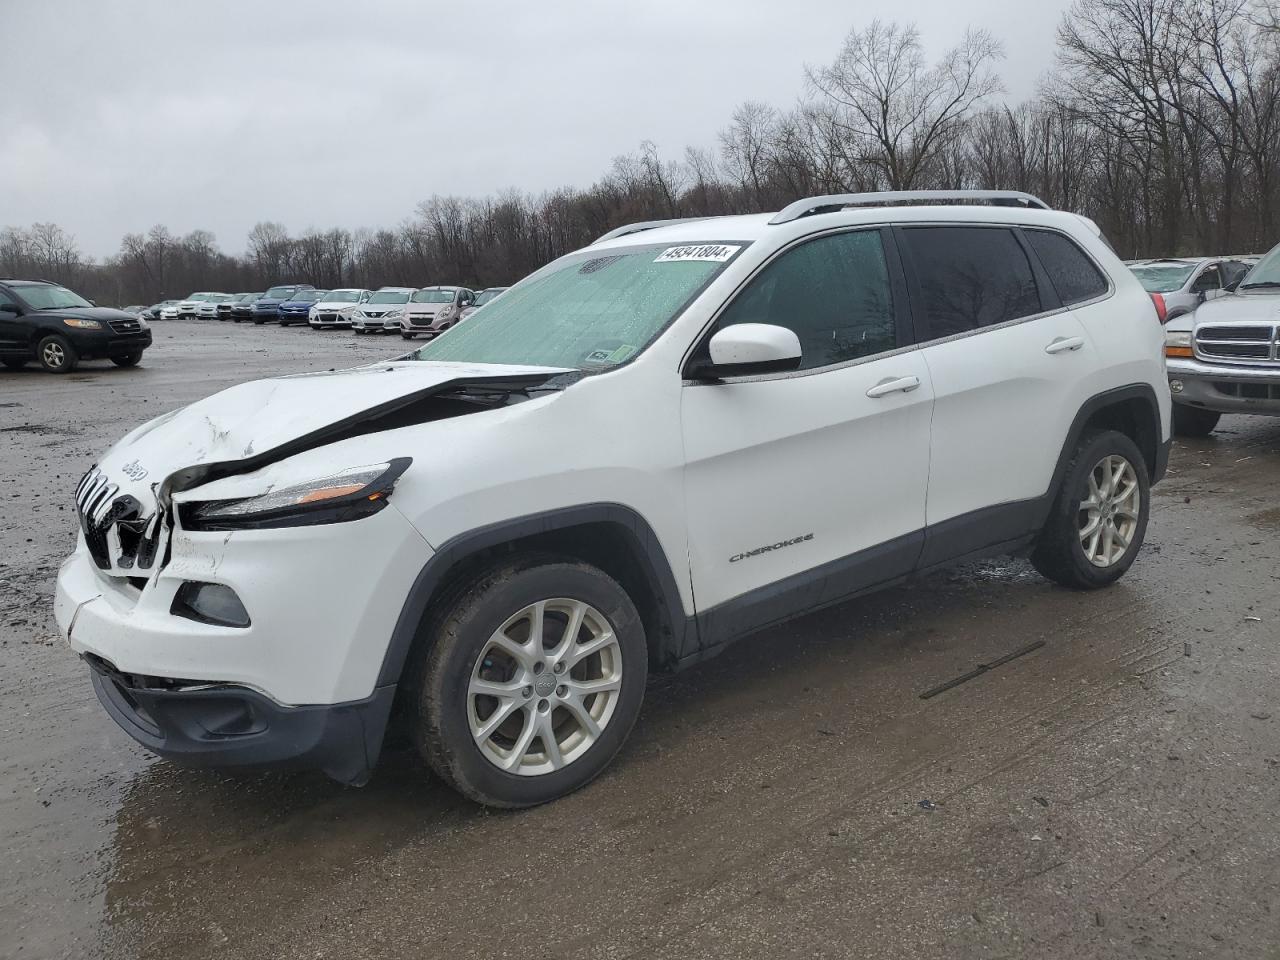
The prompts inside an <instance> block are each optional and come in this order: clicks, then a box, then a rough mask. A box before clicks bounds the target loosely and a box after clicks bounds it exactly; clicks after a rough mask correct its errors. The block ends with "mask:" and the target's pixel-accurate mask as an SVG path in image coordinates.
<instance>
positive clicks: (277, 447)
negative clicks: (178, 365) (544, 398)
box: [97, 360, 569, 514]
mask: <svg viewBox="0 0 1280 960" xmlns="http://www.w3.org/2000/svg"><path fill="white" fill-rule="evenodd" d="M567 372H569V371H566V370H563V369H559V368H550V367H518V366H504V365H492V364H466V363H437V362H422V361H413V360H407V361H398V362H397V361H392V362H386V363H378V364H375V365H372V366H368V367H357V368H355V369H351V370H340V371H330V372H326V373H310V374H301V375H297V376H289V377H275V378H272V379H268V380H256V381H251V382H249V383H242V384H239V385H237V386H234V387H230V388H228V389H226V390H223V391H222V392H221V393H215V394H214V395H213V396H211V397H207V398H205V399H204V400H199V401H197V402H196V403H193V404H191V405H190V406H187V407H183V408H181V409H179V410H174V411H172V412H171V413H167V414H164V415H163V416H161V417H158V418H156V419H155V420H152V421H150V422H149V423H145V424H143V425H142V426H140V427H138V428H137V429H136V430H134V431H133V432H132V433H129V434H127V435H126V436H125V437H123V438H122V439H121V440H120V441H119V442H118V443H116V445H115V446H113V447H112V448H111V449H110V450H108V451H107V453H106V454H105V455H104V456H103V457H102V458H101V459H100V460H99V462H98V464H97V467H98V469H99V470H100V471H101V473H102V475H103V476H104V477H105V478H106V479H107V480H108V481H109V482H110V483H112V484H115V485H117V486H118V488H119V494H121V495H123V494H128V495H131V496H133V497H135V498H136V499H137V500H138V501H139V502H140V503H141V504H142V507H143V513H144V514H150V513H151V512H152V511H153V510H154V508H155V505H156V503H157V501H160V502H167V500H168V496H169V494H170V493H171V492H173V491H174V490H181V489H185V488H186V487H189V486H193V485H195V484H197V483H201V482H205V480H208V479H212V478H214V477H217V476H226V475H229V474H231V473H239V472H244V471H248V470H254V469H258V468H259V467H261V466H264V465H265V464H267V463H271V462H273V461H275V460H280V459H284V458H285V457H288V456H291V455H293V454H294V453H298V452H301V451H302V450H305V449H309V448H311V447H315V446H319V445H323V444H324V443H328V442H332V441H333V440H335V439H338V438H339V437H341V436H344V435H349V434H350V433H351V432H359V430H360V427H361V423H362V421H368V420H372V419H374V418H376V417H379V416H382V415H386V414H391V413H394V412H395V411H397V410H400V409H402V408H404V407H406V406H408V405H409V404H412V403H414V402H416V401H418V400H420V399H421V398H423V397H426V396H429V395H431V394H433V393H439V392H442V391H445V390H448V389H450V388H453V387H461V386H464V385H468V384H478V385H493V386H497V385H505V384H513V385H515V386H517V387H523V386H532V385H537V384H539V383H542V382H544V381H546V380H548V379H550V378H551V377H553V376H556V375H558V374H562V373H567Z"/></svg>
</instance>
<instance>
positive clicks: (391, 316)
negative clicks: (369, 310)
mask: <svg viewBox="0 0 1280 960" xmlns="http://www.w3.org/2000/svg"><path fill="white" fill-rule="evenodd" d="M403 316H404V311H403V310H388V311H387V313H386V316H385V317H384V319H386V320H399V319H400V318H401V317H403Z"/></svg>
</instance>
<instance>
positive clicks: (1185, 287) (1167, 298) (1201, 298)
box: [1129, 257, 1251, 320]
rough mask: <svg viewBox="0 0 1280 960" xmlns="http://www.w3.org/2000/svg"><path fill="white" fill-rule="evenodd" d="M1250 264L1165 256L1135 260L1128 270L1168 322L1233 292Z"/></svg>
mask: <svg viewBox="0 0 1280 960" xmlns="http://www.w3.org/2000/svg"><path fill="white" fill-rule="evenodd" d="M1250 266H1251V264H1248V263H1245V262H1244V261H1242V260H1234V259H1228V258H1226V257H1169V258H1166V259H1161V260H1135V261H1131V262H1129V269H1130V270H1132V271H1133V274H1134V276H1136V277H1137V278H1138V281H1139V282H1140V283H1141V284H1142V286H1143V287H1145V288H1146V291H1147V293H1150V294H1152V295H1153V299H1155V298H1156V297H1159V299H1157V300H1156V303H1157V306H1158V307H1163V308H1164V314H1165V316H1166V318H1167V319H1169V320H1172V319H1174V318H1175V317H1180V316H1182V315H1183V314H1187V313H1190V312H1191V311H1193V310H1194V309H1195V308H1196V307H1198V306H1200V304H1202V303H1204V302H1205V301H1206V300H1216V299H1217V298H1218V297H1220V296H1222V295H1223V294H1224V293H1227V292H1229V291H1231V290H1234V289H1235V286H1236V284H1237V283H1239V282H1240V280H1241V278H1242V277H1243V276H1244V275H1245V274H1246V273H1248V272H1249V267H1250Z"/></svg>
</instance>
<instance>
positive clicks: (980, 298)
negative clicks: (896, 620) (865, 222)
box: [898, 224, 1096, 566]
mask: <svg viewBox="0 0 1280 960" xmlns="http://www.w3.org/2000/svg"><path fill="white" fill-rule="evenodd" d="M898 237H899V239H900V246H901V248H902V251H903V260H904V263H905V264H906V266H907V270H908V273H909V275H910V277H911V281H912V288H911V289H912V293H913V298H912V306H913V312H914V316H915V322H916V326H917V329H918V330H919V331H920V337H921V340H922V341H923V344H922V351H921V352H922V354H923V357H924V360H925V363H926V364H927V366H928V370H929V376H930V379H931V380H932V382H933V389H934V396H935V400H934V411H933V429H932V443H931V447H930V462H929V493H928V507H927V511H926V516H927V523H928V535H927V537H926V544H925V549H924V554H923V556H922V558H921V564H922V565H923V566H929V565H931V564H934V563H939V562H943V561H945V560H949V559H952V558H954V557H958V556H962V555H964V554H966V553H970V552H972V551H975V550H980V549H983V548H986V547H990V546H994V545H997V544H1003V543H1006V542H1008V541H1012V540H1015V539H1017V538H1019V537H1021V536H1023V535H1025V534H1027V533H1029V532H1031V530H1032V529H1034V527H1035V525H1036V524H1038V522H1039V508H1040V506H1041V501H1040V498H1043V497H1044V496H1045V494H1046V493H1047V492H1048V491H1049V488H1050V485H1051V482H1052V478H1053V475H1054V469H1055V466H1056V464H1057V461H1058V457H1059V454H1060V453H1061V451H1062V446H1063V443H1064V440H1065V438H1066V436H1067V434H1068V431H1069V428H1070V425H1071V423H1072V421H1073V419H1074V418H1075V415H1076V412H1077V411H1078V410H1079V409H1080V406H1081V404H1082V403H1083V401H1084V398H1085V397H1084V395H1085V394H1086V393H1087V386H1086V381H1087V379H1088V375H1089V372H1090V370H1091V369H1092V367H1093V365H1094V363H1095V362H1096V358H1095V356H1094V347H1093V344H1092V342H1091V341H1090V339H1089V336H1088V334H1087V332H1086V331H1085V329H1084V327H1083V325H1082V324H1081V323H1080V321H1079V320H1078V318H1076V317H1075V316H1074V315H1073V314H1072V313H1071V311H1070V310H1068V309H1065V308H1064V307H1063V306H1062V303H1061V301H1060V299H1059V297H1058V295H1057V293H1056V292H1055V290H1054V289H1053V287H1052V285H1051V284H1050V282H1049V280H1048V277H1047V275H1046V274H1045V271H1044V269H1043V268H1042V267H1041V266H1040V263H1039V259H1038V258H1037V257H1035V255H1034V254H1033V252H1032V249H1031V247H1030V245H1029V241H1028V240H1026V239H1025V238H1024V236H1023V235H1022V232H1021V231H1020V230H1019V229H1017V228H1015V227H1009V226H1000V225H985V224H981V225H980V224H937V225H920V226H902V227H900V228H898Z"/></svg>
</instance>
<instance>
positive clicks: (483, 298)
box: [458, 287, 507, 320]
mask: <svg viewBox="0 0 1280 960" xmlns="http://www.w3.org/2000/svg"><path fill="white" fill-rule="evenodd" d="M506 289H507V288H506V287H485V288H484V289H483V290H481V291H480V292H479V293H477V294H476V298H475V300H474V301H473V302H472V303H471V305H470V306H467V307H464V308H463V309H462V312H461V313H459V314H458V319H459V320H465V319H467V317H469V316H471V315H472V314H473V313H475V312H476V311H477V310H479V309H480V308H481V307H483V306H484V305H485V304H486V303H489V302H491V301H492V300H495V299H497V297H498V295H499V294H501V293H503V292H504V291H505V290H506Z"/></svg>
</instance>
